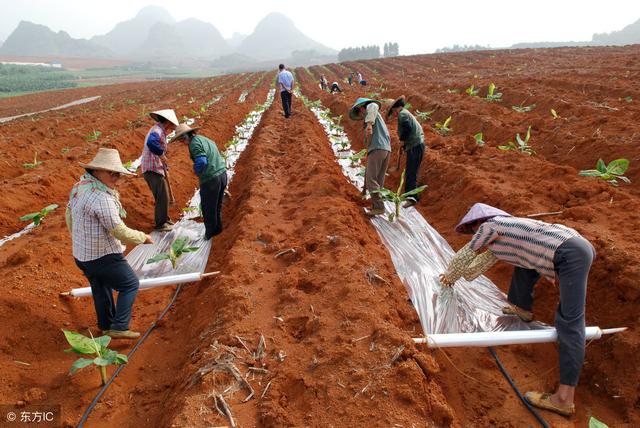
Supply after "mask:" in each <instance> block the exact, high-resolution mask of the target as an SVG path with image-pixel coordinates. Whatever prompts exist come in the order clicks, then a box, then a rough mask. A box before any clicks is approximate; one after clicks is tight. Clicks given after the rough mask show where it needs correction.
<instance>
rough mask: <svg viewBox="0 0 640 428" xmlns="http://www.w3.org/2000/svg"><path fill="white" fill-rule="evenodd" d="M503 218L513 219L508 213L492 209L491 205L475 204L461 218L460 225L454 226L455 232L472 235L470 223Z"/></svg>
mask: <svg viewBox="0 0 640 428" xmlns="http://www.w3.org/2000/svg"><path fill="white" fill-rule="evenodd" d="M498 216H504V217H513V216H512V215H511V214H509V213H508V212H505V211H502V210H501V209H498V208H496V207H492V206H491V205H487V204H483V203H480V202H478V203H475V204H473V206H472V207H471V208H470V209H469V211H468V212H467V214H465V216H464V217H462V220H460V223H458V225H457V226H456V232H458V233H467V234H470V233H473V230H472V229H471V223H474V222H476V221H482V220H488V219H490V218H493V217H498Z"/></svg>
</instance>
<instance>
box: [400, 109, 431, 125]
mask: <svg viewBox="0 0 640 428" xmlns="http://www.w3.org/2000/svg"><path fill="white" fill-rule="evenodd" d="M405 108H406V106H405ZM434 112H435V110H430V111H420V110H416V117H417V118H418V121H419V122H422V123H424V122H426V121H427V120H431V115H432V114H433V113H434Z"/></svg>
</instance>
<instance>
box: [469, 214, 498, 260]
mask: <svg viewBox="0 0 640 428" xmlns="http://www.w3.org/2000/svg"><path fill="white" fill-rule="evenodd" d="M497 238H498V232H497V231H496V230H495V228H494V224H493V222H491V221H485V222H484V223H482V224H481V225H480V227H479V228H478V231H477V232H476V233H475V235H473V238H471V242H469V246H470V247H471V249H472V250H473V251H475V252H476V253H477V252H479V251H480V250H481V249H482V248H484V247H486V246H487V245H489V244H490V243H491V242H493V241H495V240H496V239H497Z"/></svg>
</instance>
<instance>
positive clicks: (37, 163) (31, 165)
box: [22, 152, 64, 169]
mask: <svg viewBox="0 0 640 428" xmlns="http://www.w3.org/2000/svg"><path fill="white" fill-rule="evenodd" d="M63 153H64V152H63ZM40 165H42V161H39V160H38V152H36V153H35V154H34V155H33V163H23V164H22V167H23V168H26V169H34V168H37V167H38V166H40Z"/></svg>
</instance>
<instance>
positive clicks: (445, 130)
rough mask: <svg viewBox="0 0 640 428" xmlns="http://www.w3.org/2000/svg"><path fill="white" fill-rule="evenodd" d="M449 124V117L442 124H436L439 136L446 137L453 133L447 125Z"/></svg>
mask: <svg viewBox="0 0 640 428" xmlns="http://www.w3.org/2000/svg"><path fill="white" fill-rule="evenodd" d="M450 123H451V116H449V117H448V118H447V119H446V120H445V121H444V122H442V123H440V122H436V129H437V130H438V132H439V133H440V134H441V135H447V134H448V133H449V132H451V131H453V129H451V128H449V124H450Z"/></svg>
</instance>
